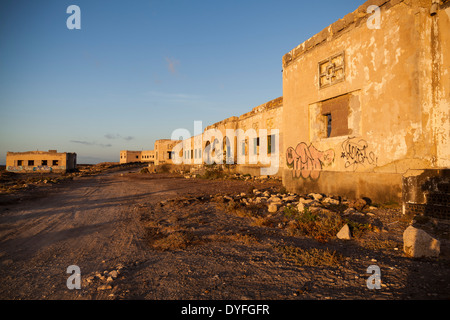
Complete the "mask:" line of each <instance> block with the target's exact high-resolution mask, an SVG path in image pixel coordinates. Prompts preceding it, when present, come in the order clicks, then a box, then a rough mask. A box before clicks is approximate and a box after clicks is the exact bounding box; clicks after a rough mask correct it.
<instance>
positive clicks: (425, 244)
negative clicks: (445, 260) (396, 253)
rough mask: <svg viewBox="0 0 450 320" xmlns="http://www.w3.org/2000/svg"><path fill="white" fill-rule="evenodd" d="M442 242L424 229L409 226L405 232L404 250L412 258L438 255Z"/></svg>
mask: <svg viewBox="0 0 450 320" xmlns="http://www.w3.org/2000/svg"><path fill="white" fill-rule="evenodd" d="M440 246H441V243H440V241H439V240H437V239H435V238H433V237H432V236H430V235H429V234H428V233H426V232H425V231H424V230H422V229H419V228H415V227H413V226H409V227H408V228H406V230H405V232H403V251H404V252H405V254H406V255H407V256H408V257H410V258H420V257H438V256H439V253H440Z"/></svg>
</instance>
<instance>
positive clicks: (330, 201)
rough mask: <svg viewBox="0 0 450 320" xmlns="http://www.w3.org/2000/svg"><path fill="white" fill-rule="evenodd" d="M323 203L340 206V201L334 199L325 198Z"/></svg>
mask: <svg viewBox="0 0 450 320" xmlns="http://www.w3.org/2000/svg"><path fill="white" fill-rule="evenodd" d="M322 203H328V204H333V205H338V204H339V200H336V199H332V198H325V199H324V200H323V201H322Z"/></svg>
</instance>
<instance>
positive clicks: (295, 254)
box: [275, 246, 342, 267]
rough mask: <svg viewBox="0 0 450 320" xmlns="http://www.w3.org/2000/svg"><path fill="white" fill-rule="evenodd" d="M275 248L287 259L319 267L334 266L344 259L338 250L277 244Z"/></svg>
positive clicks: (299, 263)
mask: <svg viewBox="0 0 450 320" xmlns="http://www.w3.org/2000/svg"><path fill="white" fill-rule="evenodd" d="M275 250H276V251H278V252H280V253H282V254H283V257H284V258H285V259H286V260H289V261H293V262H294V263H296V264H298V265H301V266H308V267H318V266H328V267H332V266H335V265H337V264H338V263H339V261H340V260H342V256H341V255H339V254H337V253H336V251H330V250H329V249H316V248H311V249H301V248H298V247H295V246H277V247H275Z"/></svg>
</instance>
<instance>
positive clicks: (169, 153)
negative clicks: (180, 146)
mask: <svg viewBox="0 0 450 320" xmlns="http://www.w3.org/2000/svg"><path fill="white" fill-rule="evenodd" d="M167 155H168V156H169V159H170V160H171V159H172V151H167Z"/></svg>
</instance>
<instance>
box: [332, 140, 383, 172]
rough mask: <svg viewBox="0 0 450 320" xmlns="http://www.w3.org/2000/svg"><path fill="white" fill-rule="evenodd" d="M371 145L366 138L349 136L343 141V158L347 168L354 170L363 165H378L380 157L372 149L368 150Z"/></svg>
mask: <svg viewBox="0 0 450 320" xmlns="http://www.w3.org/2000/svg"><path fill="white" fill-rule="evenodd" d="M368 147H369V145H368V143H367V141H366V140H364V139H359V138H355V137H349V138H348V139H346V140H345V141H344V142H343V143H342V153H341V158H342V159H344V161H345V168H352V169H353V171H355V170H356V169H358V166H360V165H362V166H364V165H366V164H369V165H375V166H376V165H377V160H378V158H377V157H376V156H375V154H374V153H373V152H372V151H370V152H369V151H368V150H367V149H368Z"/></svg>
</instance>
